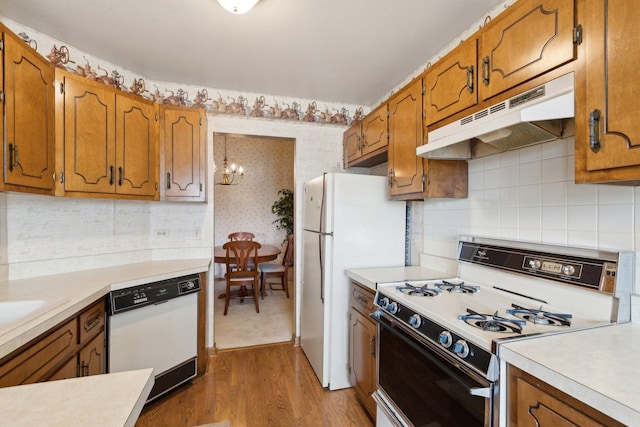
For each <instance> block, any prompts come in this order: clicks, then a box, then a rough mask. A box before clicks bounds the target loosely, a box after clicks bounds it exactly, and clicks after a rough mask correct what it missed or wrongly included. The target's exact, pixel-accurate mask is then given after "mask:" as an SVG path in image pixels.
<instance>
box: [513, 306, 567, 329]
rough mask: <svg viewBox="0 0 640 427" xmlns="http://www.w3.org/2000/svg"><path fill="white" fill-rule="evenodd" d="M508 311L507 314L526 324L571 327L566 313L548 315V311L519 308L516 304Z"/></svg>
mask: <svg viewBox="0 0 640 427" xmlns="http://www.w3.org/2000/svg"><path fill="white" fill-rule="evenodd" d="M511 307H513V308H510V309H507V313H508V314H511V315H513V316H516V317H518V318H520V319H524V320H526V321H528V322H531V323H534V324H536V325H549V326H571V321H570V320H569V319H571V317H572V316H571V314H566V313H549V312H548V311H544V310H542V307H540V309H538V310H537V309H534V308H526V307H521V306H519V305H517V304H511Z"/></svg>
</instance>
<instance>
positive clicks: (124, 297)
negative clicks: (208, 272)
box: [108, 274, 200, 314]
mask: <svg viewBox="0 0 640 427" xmlns="http://www.w3.org/2000/svg"><path fill="white" fill-rule="evenodd" d="M198 291H200V277H199V276H198V275H197V274H194V275H191V276H182V277H176V278H174V279H167V280H162V281H159V282H153V283H147V284H144V285H138V286H133V287H130V288H125V289H120V290H117V291H111V292H110V293H109V297H108V306H109V308H108V310H109V314H117V313H121V312H123V311H128V310H133V309H135V308H138V307H143V306H145V305H151V304H157V303H159V302H163V301H166V300H169V299H172V298H177V297H180V296H182V295H187V294H191V293H194V292H198Z"/></svg>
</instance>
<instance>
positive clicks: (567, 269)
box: [562, 265, 576, 276]
mask: <svg viewBox="0 0 640 427" xmlns="http://www.w3.org/2000/svg"><path fill="white" fill-rule="evenodd" d="M575 272H576V268H575V267H574V266H573V265H563V266H562V274H564V275H565V276H573V273H575Z"/></svg>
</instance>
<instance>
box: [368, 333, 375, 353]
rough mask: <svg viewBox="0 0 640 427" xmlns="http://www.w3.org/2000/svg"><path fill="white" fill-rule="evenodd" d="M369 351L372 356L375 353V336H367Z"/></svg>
mask: <svg viewBox="0 0 640 427" xmlns="http://www.w3.org/2000/svg"><path fill="white" fill-rule="evenodd" d="M369 353H370V354H371V355H372V356H375V355H376V337H369Z"/></svg>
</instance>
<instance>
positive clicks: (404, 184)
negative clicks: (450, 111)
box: [388, 77, 468, 200]
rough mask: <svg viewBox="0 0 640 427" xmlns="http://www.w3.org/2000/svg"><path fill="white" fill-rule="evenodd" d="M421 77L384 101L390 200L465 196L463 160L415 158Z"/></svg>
mask: <svg viewBox="0 0 640 427" xmlns="http://www.w3.org/2000/svg"><path fill="white" fill-rule="evenodd" d="M422 98H423V85H422V77H420V78H417V79H415V80H413V81H412V82H411V83H409V84H408V85H407V86H405V87H404V88H403V89H401V90H400V91H399V92H398V93H397V94H396V95H394V96H393V97H392V98H391V99H390V100H389V102H388V105H389V149H388V151H389V160H388V179H389V195H390V198H391V199H393V200H422V199H424V198H425V197H450V198H455V197H467V188H468V179H467V178H468V172H467V162H466V161H464V160H431V159H424V158H422V157H418V156H417V155H416V148H417V147H418V146H419V145H422V144H423V132H422V130H423V124H422V123H423V120H422V116H423V107H422Z"/></svg>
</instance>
